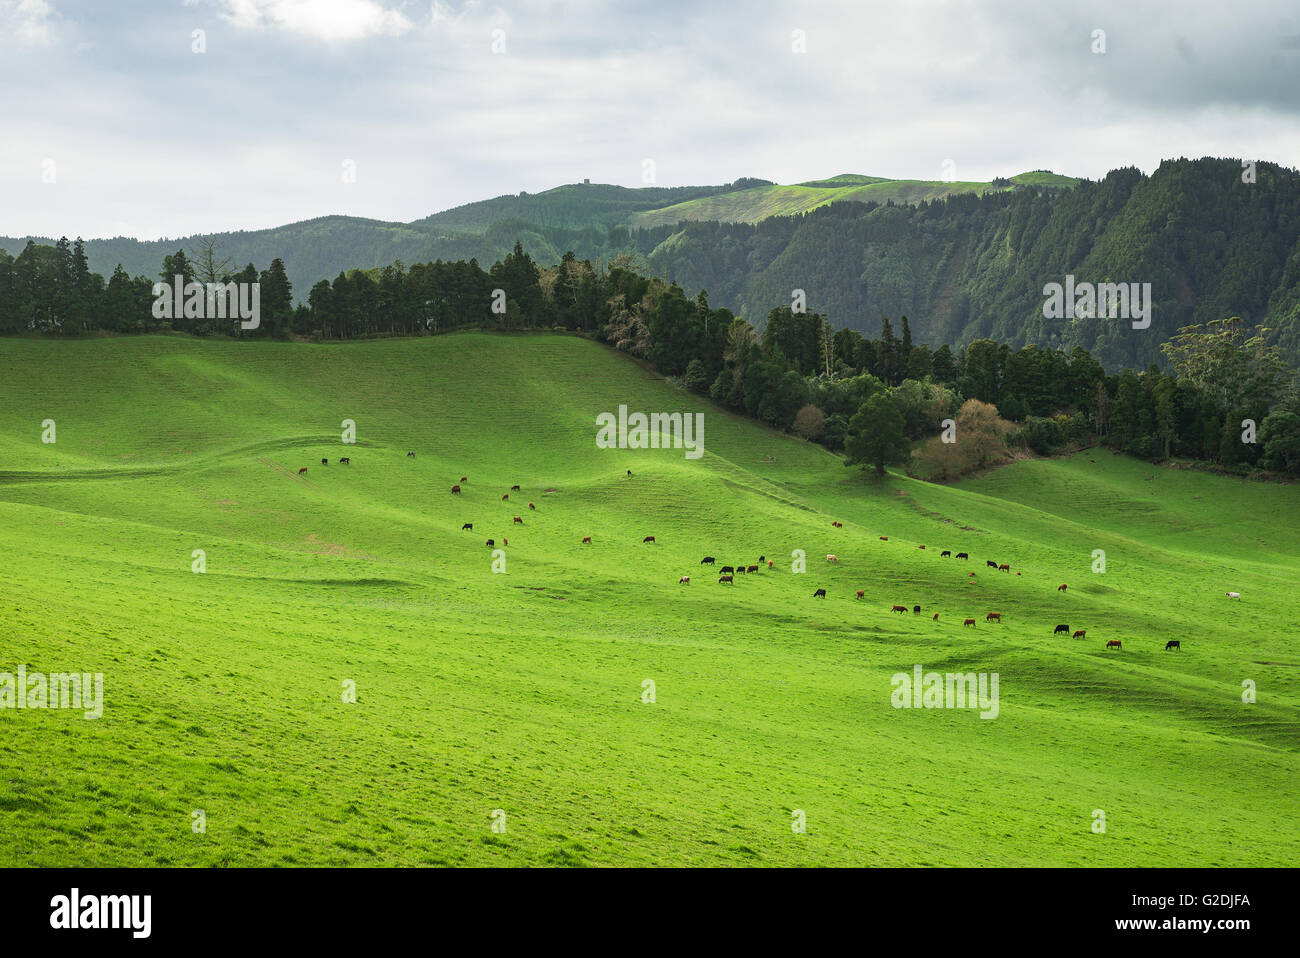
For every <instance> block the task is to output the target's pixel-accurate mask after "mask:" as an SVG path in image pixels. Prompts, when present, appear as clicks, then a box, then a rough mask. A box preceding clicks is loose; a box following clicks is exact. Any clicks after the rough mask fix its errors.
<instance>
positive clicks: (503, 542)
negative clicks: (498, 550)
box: [501, 539, 510, 546]
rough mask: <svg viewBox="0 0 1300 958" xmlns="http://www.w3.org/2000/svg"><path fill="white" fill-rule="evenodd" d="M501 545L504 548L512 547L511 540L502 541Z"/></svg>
mask: <svg viewBox="0 0 1300 958" xmlns="http://www.w3.org/2000/svg"><path fill="white" fill-rule="evenodd" d="M501 544H502V545H503V546H508V545H510V540H509V539H502V540H501Z"/></svg>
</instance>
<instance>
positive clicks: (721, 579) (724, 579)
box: [718, 575, 736, 585]
mask: <svg viewBox="0 0 1300 958" xmlns="http://www.w3.org/2000/svg"><path fill="white" fill-rule="evenodd" d="M718 582H719V584H721V583H723V582H729V583H731V584H732V585H735V584H736V580H735V579H734V578H733V577H732V576H729V575H720V576H718Z"/></svg>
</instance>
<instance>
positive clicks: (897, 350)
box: [0, 239, 1300, 478]
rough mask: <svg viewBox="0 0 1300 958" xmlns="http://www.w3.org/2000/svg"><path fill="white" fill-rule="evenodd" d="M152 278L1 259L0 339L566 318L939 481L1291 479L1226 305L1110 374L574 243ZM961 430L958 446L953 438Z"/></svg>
mask: <svg viewBox="0 0 1300 958" xmlns="http://www.w3.org/2000/svg"><path fill="white" fill-rule="evenodd" d="M158 276H159V279H158V280H154V279H151V278H149V277H146V276H136V277H130V276H128V275H127V274H126V271H125V270H123V269H122V268H121V267H120V266H119V267H118V268H117V269H116V270H114V272H113V274H112V276H111V277H110V278H109V279H108V280H107V281H105V280H104V278H103V277H102V276H101V275H99V274H98V273H94V272H91V270H90V269H89V266H88V263H87V259H86V254H85V250H84V246H83V244H82V243H81V242H80V241H76V242H69V241H68V240H67V239H62V240H60V241H59V242H58V243H57V244H56V245H54V246H43V245H38V244H36V243H29V244H28V245H27V247H26V248H25V249H24V250H23V251H22V252H21V253H20V254H19V255H18V256H17V257H13V256H10V255H9V254H8V253H5V252H3V251H0V333H9V334H19V333H27V334H45V335H83V334H88V333H91V332H96V331H104V332H113V333H148V332H170V331H178V332H183V333H190V334H194V335H198V336H207V335H234V336H241V337H250V338H268V337H281V338H288V337H298V338H302V339H309V340H313V341H329V340H345V339H353V338H357V337H366V336H378V335H424V334H430V333H439V332H446V331H450V330H454V329H458V328H488V329H497V330H519V329H535V328H557V329H562V330H569V331H577V332H581V333H583V334H586V335H590V336H592V337H595V338H598V339H600V340H602V341H604V342H606V343H608V344H610V345H611V346H613V347H614V348H617V349H620V350H623V351H625V352H628V353H630V354H631V355H633V356H636V357H638V358H639V359H642V360H643V361H645V362H648V363H649V364H650V365H651V366H652V367H654V368H655V369H656V370H658V371H660V372H661V373H663V374H664V375H665V376H667V377H670V378H672V379H674V380H675V381H676V382H677V383H678V384H679V385H680V386H681V387H682V388H685V389H689V390H691V391H694V392H697V393H699V394H702V395H708V396H709V397H710V398H712V399H713V400H714V401H716V402H717V403H719V404H721V405H723V406H726V407H728V408H731V409H734V410H737V411H739V412H742V413H744V414H746V415H749V416H751V417H754V418H756V419H759V420H762V421H764V422H766V423H770V424H771V425H773V426H776V427H779V428H782V429H789V430H792V431H794V432H796V433H798V434H799V435H801V436H803V437H804V438H806V439H808V440H810V441H814V442H819V443H821V444H823V445H825V446H826V447H827V448H829V449H832V450H835V451H843V452H844V453H846V458H847V460H848V461H849V462H850V463H851V464H857V463H862V464H865V465H871V466H874V467H875V468H876V469H877V471H881V472H883V470H884V467H885V466H886V465H891V464H903V465H907V467H908V468H909V470H915V471H917V472H919V473H920V474H923V475H926V476H930V477H935V478H950V477H953V476H958V475H962V474H964V473H966V472H969V471H970V470H972V469H976V468H979V467H982V466H985V465H988V464H990V463H992V462H996V461H1000V460H1001V459H1002V458H1005V457H1006V456H1007V455H1009V454H1010V453H1011V451H1012V450H1014V449H1015V448H1017V447H1019V448H1025V449H1029V450H1032V451H1033V452H1036V453H1040V454H1048V453H1051V452H1054V451H1057V450H1060V449H1063V448H1069V447H1081V446H1085V445H1088V444H1091V443H1093V442H1102V443H1105V444H1107V445H1109V446H1111V447H1113V448H1115V449H1118V450H1120V451H1123V452H1125V453H1129V454H1131V455H1135V456H1140V457H1143V458H1146V459H1149V460H1153V461H1155V460H1165V459H1171V458H1180V459H1190V460H1200V461H1204V462H1209V463H1214V464H1216V465H1217V466H1219V467H1221V468H1226V469H1232V470H1237V471H1249V470H1253V469H1261V468H1262V469H1267V470H1272V471H1276V472H1282V473H1287V474H1290V475H1300V378H1297V375H1296V373H1295V371H1294V369H1292V368H1289V367H1288V366H1287V365H1286V363H1285V361H1284V358H1283V355H1282V353H1281V350H1280V349H1279V348H1278V347H1277V345H1276V344H1274V343H1271V342H1270V338H1271V335H1272V334H1271V332H1270V331H1269V330H1267V329H1263V328H1259V327H1255V326H1253V325H1252V324H1249V323H1247V322H1246V321H1244V320H1242V319H1241V318H1240V317H1238V316H1236V315H1235V314H1230V315H1229V316H1228V317H1227V318H1223V317H1216V318H1214V319H1212V320H1210V321H1209V322H1206V323H1202V324H1194V325H1190V326H1188V327H1186V328H1184V329H1182V330H1179V331H1178V332H1176V333H1175V334H1174V335H1173V336H1171V337H1170V338H1169V339H1168V341H1167V342H1166V343H1165V344H1164V346H1163V349H1162V356H1163V358H1164V360H1165V361H1166V365H1167V366H1168V367H1169V370H1170V371H1169V372H1166V371H1164V370H1162V368H1161V367H1159V366H1157V365H1155V364H1152V365H1151V366H1150V367H1149V368H1147V369H1145V370H1142V371H1135V370H1133V369H1125V370H1123V371H1121V372H1119V373H1117V374H1114V373H1112V374H1108V373H1107V372H1106V370H1105V368H1104V367H1103V365H1102V363H1101V362H1100V361H1099V360H1098V358H1097V357H1095V356H1094V355H1093V354H1092V353H1090V352H1089V351H1088V350H1086V349H1084V348H1083V347H1082V346H1078V345H1075V346H1072V347H1071V348H1070V349H1069V350H1066V349H1064V348H1043V347H1040V346H1037V345H1034V344H1028V345H1023V346H1019V347H1018V348H1017V347H1016V345H1015V344H1014V343H1008V342H999V341H996V340H994V339H991V338H980V339H977V340H975V341H973V342H971V343H969V344H968V345H966V346H965V347H963V348H960V349H956V350H954V349H953V348H952V347H950V346H949V345H947V344H941V345H939V346H938V347H937V348H931V346H929V345H927V344H923V343H920V342H918V341H917V337H916V336H915V331H914V329H913V326H912V324H911V322H910V321H909V319H908V318H907V316H906V315H901V316H900V317H899V320H898V324H897V327H895V324H894V323H893V322H892V321H891V320H890V319H888V318H885V319H883V320H882V321H881V323H880V333H879V335H878V336H877V337H875V338H868V337H866V336H864V335H863V334H862V333H861V332H859V331H858V330H857V329H855V328H852V327H847V326H846V327H842V328H840V329H838V330H837V329H835V328H834V327H833V326H832V324H831V323H830V321H829V319H828V318H827V316H826V315H825V314H823V313H819V312H815V311H808V310H797V309H795V308H792V307H791V306H787V305H782V306H778V307H776V308H774V309H772V310H770V311H769V312H768V314H767V316H766V321H765V323H764V324H763V326H762V329H761V330H760V329H759V328H757V327H756V326H755V325H753V324H751V323H750V322H748V321H746V320H745V319H743V318H740V317H737V316H736V315H735V314H734V313H733V312H732V311H731V310H730V309H728V308H726V307H715V306H713V305H711V304H710V302H709V298H708V294H707V293H705V292H703V291H701V292H699V293H697V294H696V295H694V296H690V295H688V294H687V293H686V292H685V291H684V290H683V289H682V287H681V286H680V285H678V284H676V283H671V282H667V281H665V280H663V279H660V278H657V277H653V276H649V275H646V274H645V272H644V271H643V270H640V269H637V268H635V265H634V262H633V259H632V257H630V256H627V255H624V256H620V257H617V258H615V259H614V261H613V262H612V263H610V264H608V265H603V264H601V263H600V262H596V263H592V262H591V261H588V260H583V259H579V258H578V257H577V256H576V255H574V254H573V253H571V252H570V253H566V254H565V255H564V256H563V257H561V260H560V262H559V263H558V264H557V265H555V266H552V267H548V268H544V267H541V266H539V265H538V264H537V263H536V262H535V261H534V260H533V259H532V257H531V256H530V255H529V254H528V253H527V252H526V251H525V250H524V248H523V246H522V245H521V244H520V243H518V242H517V243H516V244H515V246H514V248H513V249H512V250H511V252H509V253H508V254H507V255H506V256H505V257H504V258H503V259H501V260H500V261H498V262H496V263H494V264H493V265H492V266H491V267H490V268H489V269H486V270H485V269H483V268H482V267H480V266H479V264H478V263H477V262H476V261H474V260H470V261H468V262H466V261H457V262H451V263H448V262H442V261H438V262H434V263H419V264H415V265H413V266H410V267H409V268H408V267H406V266H405V265H404V264H402V263H401V262H397V263H392V264H390V265H388V266H386V267H383V268H382V269H370V270H359V269H354V270H350V271H346V272H340V273H339V274H338V276H336V277H335V278H334V279H333V280H332V281H327V280H321V281H319V282H317V283H315V284H314V285H313V286H312V287H311V289H310V291H309V292H308V295H307V297H306V299H307V302H306V303H299V304H298V305H296V306H295V305H294V297H293V289H292V284H291V283H290V281H289V279H288V276H287V274H286V271H285V268H284V264H283V262H282V261H281V260H279V259H275V260H272V262H271V263H270V265H269V266H268V267H267V268H266V269H263V270H258V269H257V268H256V266H254V265H253V264H251V263H250V264H248V265H246V266H244V267H242V268H237V267H235V266H234V264H232V263H231V262H230V261H229V258H227V257H223V256H222V254H221V252H220V250H219V248H218V247H217V246H216V245H215V244H214V243H211V242H207V243H201V244H200V246H199V247H198V248H197V249H194V250H191V251H189V252H188V253H187V252H186V251H185V250H184V249H179V250H176V251H175V252H174V253H171V254H169V255H167V256H165V257H164V259H163V262H162V264H161V269H160V270H159V274H158ZM176 276H180V277H182V280H183V281H184V283H187V284H188V283H198V284H204V283H227V282H233V283H255V282H256V283H259V284H260V324H259V325H258V327H257V328H256V329H250V330H244V329H240V328H239V324H238V323H237V322H235V321H233V320H230V319H213V318H210V317H205V316H201V315H190V316H187V315H185V314H184V312H180V313H177V314H176V315H175V317H174V318H160V317H159V316H158V315H156V314H157V310H156V309H155V305H156V302H157V298H156V296H155V283H159V282H165V283H171V282H172V281H173V278H174V277H176ZM957 437H960V441H953V440H954V439H956V438H957Z"/></svg>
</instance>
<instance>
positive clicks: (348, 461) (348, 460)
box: [339, 456, 352, 466]
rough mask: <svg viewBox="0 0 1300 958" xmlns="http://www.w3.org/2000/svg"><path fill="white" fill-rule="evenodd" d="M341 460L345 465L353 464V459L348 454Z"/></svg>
mask: <svg viewBox="0 0 1300 958" xmlns="http://www.w3.org/2000/svg"><path fill="white" fill-rule="evenodd" d="M339 462H340V463H341V464H342V465H345V466H350V465H352V460H351V459H349V458H348V457H347V456H344V457H343V458H342V459H340V460H339Z"/></svg>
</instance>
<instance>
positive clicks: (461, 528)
mask: <svg viewBox="0 0 1300 958" xmlns="http://www.w3.org/2000/svg"><path fill="white" fill-rule="evenodd" d="M466 529H468V530H469V531H470V532H473V531H474V523H472V522H467V523H465V524H464V525H463V526H461V527H460V531H461V532H464V531H465V530H466Z"/></svg>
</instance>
